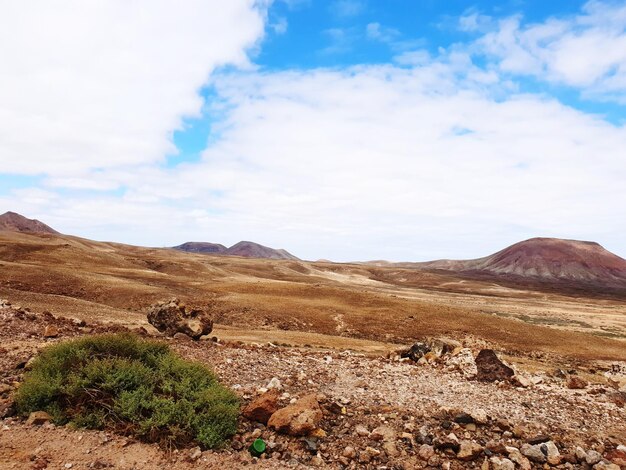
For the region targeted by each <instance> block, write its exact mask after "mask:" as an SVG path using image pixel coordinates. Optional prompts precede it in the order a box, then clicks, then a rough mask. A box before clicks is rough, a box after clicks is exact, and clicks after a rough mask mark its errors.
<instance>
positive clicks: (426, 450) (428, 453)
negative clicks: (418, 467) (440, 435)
mask: <svg viewBox="0 0 626 470" xmlns="http://www.w3.org/2000/svg"><path fill="white" fill-rule="evenodd" d="M417 454H418V455H419V456H420V458H421V459H422V460H426V461H428V460H429V459H430V458H431V457H432V456H434V455H435V448H434V447H433V446H431V445H428V444H422V445H421V446H420V448H419V450H418V452H417Z"/></svg>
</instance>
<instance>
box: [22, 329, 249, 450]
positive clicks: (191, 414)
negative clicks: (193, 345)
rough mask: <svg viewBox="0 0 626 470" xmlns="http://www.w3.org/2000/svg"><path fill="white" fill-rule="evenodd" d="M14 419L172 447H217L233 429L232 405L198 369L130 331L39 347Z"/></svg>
mask: <svg viewBox="0 0 626 470" xmlns="http://www.w3.org/2000/svg"><path fill="white" fill-rule="evenodd" d="M16 405H17V409H18V411H19V412H20V413H21V414H22V415H28V414H29V413H30V412H32V411H46V412H47V413H49V414H50V415H51V416H52V417H53V420H54V422H55V423H57V424H66V423H70V424H73V425H75V426H79V427H86V428H90V429H108V430H113V431H115V432H118V433H121V434H124V435H132V436H136V437H138V438H140V439H142V440H145V441H148V442H158V443H159V444H161V445H164V446H167V447H177V446H182V445H185V444H188V443H190V442H192V441H196V442H198V443H199V444H201V445H202V446H203V447H206V448H213V447H217V446H219V445H220V444H221V443H222V442H223V441H224V440H225V439H226V438H228V437H229V436H231V435H233V434H234V433H235V431H236V426H237V416H238V414H239V401H238V399H237V397H236V395H235V394H234V393H233V392H232V391H231V390H229V389H228V388H226V387H224V386H223V385H221V384H220V383H219V382H218V381H217V378H216V376H215V375H214V373H213V372H212V371H211V370H210V369H209V368H207V367H205V366H204V365H202V364H198V363H193V362H188V361H185V360H183V359H181V358H180V357H178V356H177V355H176V354H174V353H173V352H172V351H171V350H170V349H169V347H168V346H167V345H166V344H163V343H159V342H155V341H150V340H143V339H140V338H138V337H136V336H134V335H131V334H111V335H102V336H91V337H87V338H82V339H77V340H73V341H68V342H64V343H60V344H57V345H54V346H51V347H49V348H46V349H45V350H44V351H42V353H41V354H40V355H39V356H38V357H37V359H36V360H35V361H34V362H33V365H32V369H31V371H30V372H29V373H27V374H26V377H25V380H24V383H23V384H22V385H21V386H20V388H19V389H18V392H17V395H16Z"/></svg>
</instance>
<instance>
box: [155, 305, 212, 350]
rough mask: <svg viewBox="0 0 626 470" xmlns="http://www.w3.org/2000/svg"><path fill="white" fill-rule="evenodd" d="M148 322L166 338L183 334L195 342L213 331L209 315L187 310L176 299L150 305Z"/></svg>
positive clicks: (200, 311)
mask: <svg viewBox="0 0 626 470" xmlns="http://www.w3.org/2000/svg"><path fill="white" fill-rule="evenodd" d="M148 321H149V322H150V324H151V325H152V326H154V327H155V328H156V329H157V330H159V331H160V332H162V333H165V334H166V335H167V336H174V335H176V333H184V334H186V335H187V336H189V337H191V338H193V339H195V340H197V339H200V337H201V336H203V335H208V334H209V333H210V332H211V331H212V330H213V319H212V318H211V316H210V315H209V314H207V313H206V312H204V311H202V310H197V309H188V308H187V307H186V306H185V305H184V304H181V303H180V301H179V300H178V299H172V300H170V301H168V302H160V303H158V304H155V305H152V306H151V307H150V309H149V310H148Z"/></svg>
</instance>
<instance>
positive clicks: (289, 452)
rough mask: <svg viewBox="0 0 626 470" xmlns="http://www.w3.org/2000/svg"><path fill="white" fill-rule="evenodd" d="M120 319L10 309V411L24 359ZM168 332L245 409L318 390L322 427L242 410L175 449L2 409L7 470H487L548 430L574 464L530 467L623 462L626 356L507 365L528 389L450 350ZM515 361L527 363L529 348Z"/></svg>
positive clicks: (547, 436)
mask: <svg viewBox="0 0 626 470" xmlns="http://www.w3.org/2000/svg"><path fill="white" fill-rule="evenodd" d="M51 327H54V328H55V329H56V330H57V332H58V337H56V338H44V337H43V332H44V331H45V330H46V329H49V328H51ZM120 329H122V327H120V326H119V325H111V324H104V323H100V322H90V323H87V324H82V323H79V322H76V321H72V320H71V319H64V318H55V317H53V316H52V315H49V314H41V313H34V312H29V311H26V310H24V309H18V308H16V307H15V306H11V307H7V306H4V307H2V306H0V344H1V345H2V349H1V351H2V354H0V411H1V410H2V407H3V404H4V403H6V401H7V398H8V399H10V394H11V393H12V389H14V388H15V387H17V386H19V383H20V382H21V381H22V379H23V373H24V369H25V367H26V368H27V367H28V366H25V365H24V364H27V361H28V360H29V359H30V358H31V357H33V356H34V355H35V354H36V352H37V351H38V350H39V349H40V348H42V347H45V346H46V345H50V344H54V343H56V342H59V341H64V340H67V339H69V338H73V337H77V336H81V335H85V334H97V333H103V332H110V331H119V330H120ZM144 334H145V333H144ZM148 334H149V333H148ZM159 340H160V341H167V342H168V344H170V346H171V347H172V348H173V349H174V350H175V351H176V352H177V353H178V354H180V355H182V356H183V357H185V358H188V359H191V360H196V361H200V362H202V363H204V364H208V365H211V366H212V367H213V368H214V369H215V372H216V373H217V375H218V376H219V377H220V380H221V381H222V382H224V383H225V384H227V385H229V386H230V387H232V388H233V389H234V390H235V391H236V393H238V394H239V396H240V397H241V399H242V402H243V405H245V404H246V403H248V402H250V400H252V399H253V398H254V397H256V396H259V394H261V393H263V391H264V390H265V388H264V387H266V386H267V385H268V384H269V383H270V382H275V383H276V382H277V383H278V384H279V387H280V389H279V394H280V395H279V406H280V407H284V406H286V405H288V404H289V403H291V402H292V401H293V400H296V399H298V398H302V397H304V396H310V395H311V394H315V396H316V397H317V400H318V401H319V403H320V405H321V410H322V420H321V422H320V424H319V425H320V428H321V430H323V432H322V431H319V432H317V433H316V435H317V437H309V438H308V439H307V440H302V439H300V438H297V437H290V436H288V435H283V434H279V433H277V432H275V431H273V430H271V429H268V428H267V427H265V426H263V425H262V424H258V423H253V422H250V421H248V420H246V419H243V418H242V419H241V420H240V423H239V427H238V431H237V434H236V435H235V436H234V437H233V438H232V439H231V440H230V441H228V442H227V444H226V446H225V447H224V448H223V449H221V450H218V451H204V452H203V451H201V450H200V449H188V448H184V449H178V450H172V449H170V450H169V451H168V450H163V449H159V448H158V447H157V446H156V445H151V444H146V443H142V442H138V441H136V440H133V439H132V438H131V437H127V436H121V435H115V434H111V433H107V432H101V431H88V430H82V429H72V428H69V427H56V426H53V425H52V424H44V425H43V426H36V425H30V424H27V423H26V422H25V420H24V419H22V418H20V417H6V418H4V419H2V418H0V469H3V470H4V469H16V470H17V469H19V470H22V469H33V470H34V469H40V470H41V469H50V470H56V469H65V468H73V469H80V470H86V469H89V468H115V469H123V470H131V469H133V470H139V469H145V470H147V469H157V468H177V469H178V468H180V469H183V470H185V469H192V468H200V469H216V468H229V469H230V468H232V469H238V468H247V467H248V466H253V467H255V468H263V469H266V468H267V469H270V468H273V469H279V468H297V469H303V468H332V469H345V468H350V469H380V468H390V469H399V470H400V469H403V470H409V469H419V468H449V469H451V470H461V469H464V468H489V464H488V463H487V467H485V461H489V459H490V458H493V457H496V458H507V457H510V458H512V457H511V456H512V455H516V454H515V451H514V450H511V449H523V447H524V445H528V443H529V442H531V443H532V442H540V443H541V442H544V441H546V440H549V441H550V442H554V443H556V445H557V446H558V450H559V451H560V455H561V457H559V459H558V461H559V462H560V463H562V464H565V463H566V462H574V463H575V464H576V465H575V466H573V467H572V466H570V467H568V466H566V465H565V466H563V465H561V466H558V464H555V465H553V466H548V467H545V466H544V465H542V464H541V463H533V464H532V466H531V464H530V462H528V461H526V464H527V465H529V466H528V467H527V468H553V467H554V468H590V467H585V466H584V465H579V464H582V463H583V461H584V458H585V457H576V455H575V454H576V451H577V448H578V447H580V448H581V449H582V450H583V451H584V452H589V455H591V453H592V452H595V453H596V454H597V455H598V456H599V457H600V458H605V459H607V462H608V459H613V460H614V461H619V456H620V455H621V454H620V452H621V451H620V449H621V447H620V446H621V445H623V444H624V443H625V442H626V429H625V428H624V426H623V423H624V420H625V419H626V408H624V403H623V399H624V397H625V396H626V393H624V392H618V391H616V390H615V387H617V386H619V384H620V383H621V386H622V387H623V385H624V384H626V364H624V363H621V365H620V364H619V363H612V364H611V363H606V362H602V361H596V362H594V363H593V364H591V363H590V364H587V366H585V367H576V369H573V370H570V371H569V373H570V374H576V375H574V377H581V378H582V377H584V379H585V381H586V382H588V384H589V385H588V386H587V387H586V388H585V389H582V390H572V389H569V388H568V387H567V380H566V379H565V376H564V375H563V372H562V371H559V370H554V369H553V368H552V365H551V363H545V364H544V365H545V366H547V368H546V369H545V370H544V371H540V372H538V371H534V372H529V371H528V368H527V365H526V364H523V365H513V364H512V362H509V363H510V364H511V365H512V366H513V367H515V369H516V373H517V374H524V376H526V377H527V378H528V380H529V381H530V383H529V384H528V385H526V386H525V387H519V386H514V385H512V384H511V383H509V382H506V381H502V382H495V383H494V382H479V381H475V380H471V379H468V378H466V376H465V375H464V374H463V373H462V371H461V370H456V369H454V368H451V364H452V362H453V361H454V358H455V356H454V354H452V356H451V357H450V358H449V359H445V358H443V357H442V358H439V359H435V360H433V361H431V362H425V363H424V364H419V363H418V364H416V363H414V362H411V361H406V360H402V359H399V356H395V355H391V356H389V357H383V356H380V355H378V356H372V357H367V356H365V355H363V354H359V353H355V352H351V351H337V350H320V349H313V348H294V347H284V346H277V345H270V344H267V343H264V344H258V345H243V344H241V343H238V342H232V341H219V342H217V343H216V342H213V341H199V342H193V341H176V340H165V339H159ZM463 346H466V347H469V348H472V349H475V348H476V347H477V344H475V343H472V342H469V341H466V342H465V343H464V344H463ZM502 357H504V356H502ZM506 359H507V360H511V359H518V362H519V359H520V358H512V357H509V356H506ZM591 366H593V369H591ZM570 377H571V375H570ZM620 400H622V401H620ZM257 437H261V438H263V439H264V440H265V441H266V442H267V443H268V448H269V451H268V452H267V453H266V454H264V456H263V458H262V459H253V458H252V457H251V456H250V454H249V453H248V451H247V447H248V446H249V445H250V443H251V442H252V441H253V440H254V439H255V438H257ZM459 441H460V442H461V443H468V442H469V443H471V448H472V449H475V450H476V455H475V457H473V460H471V459H470V460H471V461H467V460H466V459H467V458H466V457H461V455H463V454H462V453H461V451H460V450H458V448H459ZM348 449H350V451H348ZM615 456H617V457H615ZM518 457H519V456H518ZM581 459H583V460H582V461H581ZM522 461H524V460H523V459H522ZM491 468H492V469H493V468H496V467H491ZM522 468H523V467H522ZM597 468H600V467H597Z"/></svg>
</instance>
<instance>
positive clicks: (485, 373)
mask: <svg viewBox="0 0 626 470" xmlns="http://www.w3.org/2000/svg"><path fill="white" fill-rule="evenodd" d="M474 362H475V363H476V368H477V373H476V379H477V380H480V381H483V382H495V381H496V380H509V379H510V378H511V377H513V376H514V375H515V372H514V371H513V369H511V368H510V367H509V366H507V365H505V364H504V363H503V362H502V361H501V360H500V359H498V356H496V353H495V352H494V351H493V349H481V351H480V352H479V353H478V356H476V359H475V360H474Z"/></svg>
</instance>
